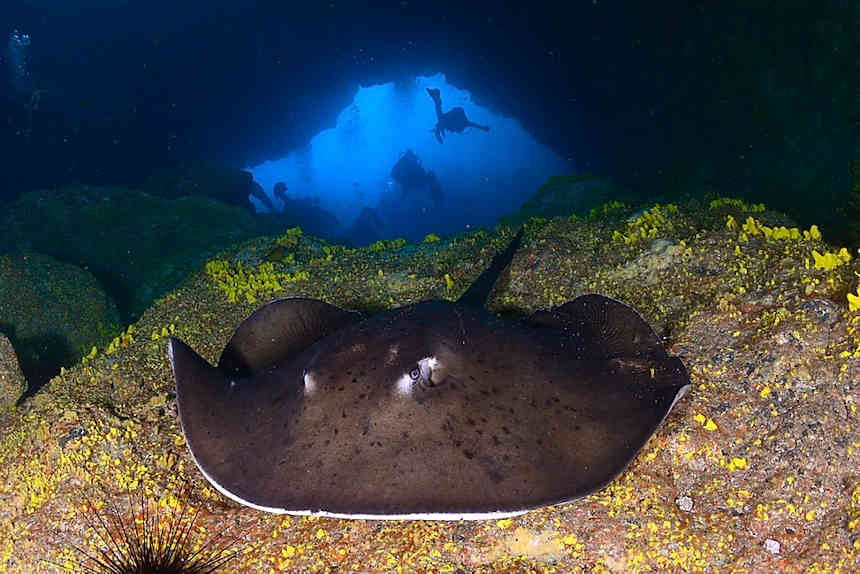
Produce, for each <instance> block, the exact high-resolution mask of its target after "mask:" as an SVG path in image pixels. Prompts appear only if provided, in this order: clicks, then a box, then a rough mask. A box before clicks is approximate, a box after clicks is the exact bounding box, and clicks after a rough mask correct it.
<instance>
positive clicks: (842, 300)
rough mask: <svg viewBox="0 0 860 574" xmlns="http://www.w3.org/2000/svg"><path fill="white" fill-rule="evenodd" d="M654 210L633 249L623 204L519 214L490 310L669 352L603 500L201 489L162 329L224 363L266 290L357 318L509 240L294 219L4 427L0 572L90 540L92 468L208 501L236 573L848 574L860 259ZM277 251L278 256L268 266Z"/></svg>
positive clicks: (206, 510)
mask: <svg viewBox="0 0 860 574" xmlns="http://www.w3.org/2000/svg"><path fill="white" fill-rule="evenodd" d="M666 217H667V223H671V225H668V224H667V225H660V226H656V227H654V229H655V231H654V235H655V236H654V237H653V238H649V240H648V241H635V242H625V241H623V240H619V239H613V234H614V233H616V232H618V233H622V234H623V233H628V232H629V228H628V222H627V221H626V220H625V219H624V218H620V217H616V218H614V219H612V218H604V219H601V220H591V219H589V220H571V219H569V218H558V219H555V220H553V221H550V222H546V223H543V224H540V225H537V224H536V225H532V226H529V228H528V229H527V231H526V235H525V237H524V241H523V244H522V247H521V248H520V249H519V251H518V252H517V253H516V255H515V256H514V259H513V262H512V263H511V266H510V268H509V270H508V271H507V272H506V273H505V274H504V275H503V277H502V278H501V279H500V281H499V283H498V284H497V286H496V289H495V291H494V295H493V297H492V300H491V302H490V305H489V307H490V309H491V310H492V311H493V312H499V313H502V312H507V313H517V314H519V315H523V314H528V313H530V312H531V311H533V310H535V309H539V308H546V307H550V306H553V305H558V304H560V303H563V302H564V301H567V300H570V299H573V298H575V297H576V296H577V295H580V294H583V293H587V292H598V293H602V294H605V295H609V296H612V297H615V298H617V299H620V300H622V301H624V302H625V303H628V304H630V305H632V306H633V307H635V308H636V309H637V310H638V311H640V312H641V313H642V314H643V316H644V317H645V318H646V320H647V321H648V322H649V323H650V324H652V325H654V326H656V327H658V329H657V330H658V332H659V333H660V334H661V336H662V337H663V339H664V342H665V344H666V346H667V348H668V350H669V352H670V353H671V354H674V355H677V356H680V357H681V358H682V360H683V361H684V363H685V365H686V367H687V369H688V370H689V373H690V376H691V379H692V381H693V387H692V389H691V390H690V392H689V394H688V395H687V396H686V397H684V399H683V401H681V402H679V403H678V405H676V407H675V409H673V411H672V413H671V414H670V415H669V416H668V418H667V420H666V421H665V423H664V424H663V426H662V427H661V429H660V430H659V431H658V433H657V434H656V435H655V436H654V437H652V439H651V441H649V443H648V444H647V445H646V447H645V448H644V449H643V450H642V451H641V452H640V453H639V455H638V456H637V457H636V458H635V460H633V461H632V462H631V464H630V466H629V467H628V468H627V469H626V470H625V472H624V473H623V474H622V475H621V476H619V477H618V478H617V479H616V480H614V481H613V482H612V483H611V484H609V485H608V486H607V487H606V488H604V489H602V490H601V491H599V492H596V493H594V494H592V495H591V496H588V497H587V498H584V499H581V500H577V501H574V502H572V503H570V504H565V505H561V506H557V507H553V508H547V509H542V510H539V511H535V512H528V513H526V514H524V515H522V516H517V517H512V518H506V519H502V520H486V521H478V522H439V521H395V522H385V521H364V520H338V519H332V518H322V517H313V516H283V515H274V514H267V513H264V512H260V511H257V510H255V509H253V508H248V507H245V506H241V505H239V504H237V503H235V502H233V501H231V500H229V499H226V498H225V497H224V496H222V495H220V494H219V493H218V492H217V491H216V490H214V489H213V488H211V486H210V485H209V483H208V482H207V481H206V479H205V478H204V477H203V476H202V475H201V474H200V472H199V471H198V469H197V467H196V465H195V463H194V461H193V459H192V457H191V455H190V453H189V451H188V448H187V446H186V445H185V441H184V438H183V434H182V429H181V428H180V425H179V420H178V417H177V412H176V399H175V394H174V389H175V387H174V381H173V375H172V373H171V369H170V365H169V363H168V360H167V357H166V352H165V349H166V343H167V337H168V336H170V335H174V336H177V337H181V338H182V339H183V340H185V341H187V342H188V343H189V344H190V345H192V346H193V347H194V348H195V349H198V350H199V351H200V352H201V354H202V355H204V356H205V358H206V359H207V360H208V361H210V362H215V361H216V360H217V358H218V355H219V353H220V352H221V350H222V349H223V347H224V342H225V341H226V340H228V339H229V337H230V334H231V333H232V332H233V330H234V329H235V327H236V325H237V324H238V323H239V322H240V321H241V320H242V319H244V318H245V317H247V316H248V314H249V313H250V312H252V311H253V310H254V309H255V308H256V307H257V306H259V305H260V304H261V303H263V302H264V301H266V300H269V299H272V298H275V297H285V296H292V295H298V296H306V297H316V298H321V299H324V300H325V301H327V302H329V303H332V304H335V305H338V306H341V307H344V308H350V309H356V310H362V311H368V309H371V310H374V309H375V310H378V309H384V308H391V307H395V306H399V305H402V304H404V303H408V302H414V301H417V300H421V299H426V298H431V297H443V298H456V297H457V296H458V295H459V294H460V293H462V291H463V290H464V289H465V288H466V286H468V285H469V284H470V283H471V281H473V280H474V279H475V277H476V276H477V275H478V274H479V273H480V272H481V271H483V270H484V269H485V268H486V266H487V265H488V264H489V261H490V259H491V257H492V255H493V254H495V253H496V252H498V250H499V249H500V247H501V246H502V245H503V244H504V243H505V238H504V237H496V236H494V235H493V234H488V233H486V232H475V233H470V234H466V235H464V236H459V237H456V238H447V239H442V240H440V241H434V242H432V243H426V244H418V245H409V244H407V245H403V244H401V243H397V242H390V243H380V244H379V245H377V246H376V247H370V248H366V249H347V248H343V247H337V248H335V246H332V245H324V244H321V243H319V242H318V241H317V240H312V239H311V238H308V237H306V236H305V235H300V234H288V236H286V237H285V238H283V240H282V241H281V242H280V243H278V240H277V239H276V238H259V239H255V240H252V241H249V242H245V243H243V244H240V245H237V246H235V247H232V248H230V249H228V250H224V251H222V252H220V253H219V255H218V258H219V259H218V262H217V264H213V265H210V266H209V269H208V270H207V269H200V270H199V271H198V272H195V273H193V274H192V275H191V276H190V277H189V278H188V280H187V281H186V282H185V283H183V284H182V286H181V287H180V288H179V289H177V290H175V291H173V292H171V293H170V294H169V295H167V296H165V297H162V298H161V299H159V300H157V301H156V302H155V303H154V304H153V306H152V307H151V308H150V309H149V310H148V311H147V312H146V313H144V314H143V315H142V316H141V318H140V319H139V321H138V322H137V323H136V324H135V333H134V336H131V334H129V336H128V337H123V338H120V342H119V343H118V345H116V346H114V347H113V351H111V350H110V348H109V349H108V350H106V351H105V352H101V351H99V353H98V354H96V355H95V356H93V357H91V358H89V359H88V360H87V362H86V363H83V364H80V365H76V366H75V367H73V368H71V369H68V370H66V371H64V372H63V373H62V374H61V375H60V376H58V377H55V378H54V379H53V380H52V381H51V383H50V384H49V385H48V386H47V387H45V388H44V389H42V390H41V391H40V392H39V393H38V394H37V395H36V396H34V397H32V398H29V399H27V400H25V401H24V402H23V403H22V404H21V405H20V406H19V408H18V409H16V410H15V411H14V413H13V415H12V416H11V417H7V418H6V419H2V418H0V571H3V570H4V569H5V571H6V572H9V573H11V574H18V573H25V572H26V573H28V574H29V573H32V572H42V571H44V572H52V571H55V570H52V569H51V568H48V567H46V566H45V561H52V562H55V563H58V562H62V561H64V560H65V559H66V558H68V557H69V556H70V555H73V551H72V550H69V548H70V547H71V546H70V545H71V544H75V545H78V546H82V547H86V548H94V547H97V546H98V539H97V537H96V536H95V534H94V532H93V529H92V528H91V527H88V526H87V523H86V521H85V519H84V517H82V516H81V514H80V511H79V508H80V506H81V500H82V498H83V496H84V493H83V491H84V490H85V487H86V485H90V484H95V483H98V484H105V485H108V486H107V489H106V490H105V491H104V492H102V493H101V494H98V495H97V496H98V497H99V498H98V499H97V500H98V502H104V503H105V504H108V505H110V504H118V505H119V507H120V508H123V507H127V504H126V502H125V500H126V499H127V498H128V496H129V492H132V493H136V492H139V491H140V490H141V489H142V490H143V491H144V492H145V493H146V496H147V497H149V498H150V499H151V500H153V501H156V500H157V501H159V502H161V501H163V502H164V508H165V512H168V513H176V512H179V510H178V509H180V508H184V507H186V506H187V505H192V506H194V507H199V508H201V509H202V510H201V512H200V515H199V517H198V523H197V524H198V525H199V526H200V530H199V531H198V530H195V531H194V532H193V543H194V544H196V543H197V542H199V541H200V538H199V536H198V534H199V533H200V532H204V531H208V532H216V531H217V532H221V533H224V534H225V535H226V536H229V537H235V539H236V540H237V544H238V545H239V546H238V547H239V548H240V549H241V552H240V555H239V557H238V558H237V560H236V561H235V562H233V563H231V564H230V566H229V569H227V571H230V572H236V573H245V572H273V571H274V572H277V571H342V572H347V571H350V572H351V571H367V572H416V571H421V572H425V571H426V572H456V571H462V572H500V571H502V572H523V571H528V572H535V571H558V572H576V571H590V572H631V573H639V572H643V573H644V572H699V571H702V572H724V571H725V572H730V571H741V570H743V571H745V572H752V573H758V572H761V573H765V572H776V571H789V572H837V571H842V572H849V571H852V568H853V567H852V566H851V564H856V563H857V559H858V555H857V551H858V546H857V539H858V537H857V534H858V526H860V522H858V520H860V486H858V480H857V470H856V469H857V468H860V449H858V448H857V444H858V431H857V412H858V411H857V407H858V404H857V397H858V396H860V393H858V391H860V389H858V381H860V331H858V329H857V324H858V321H860V311H858V310H853V311H852V310H850V309H849V307H848V304H847V300H846V293H847V292H849V291H852V292H853V291H854V290H856V289H857V279H856V277H857V276H856V275H855V273H858V272H860V261H858V260H857V259H856V258H853V259H851V260H850V261H849V262H847V263H845V264H843V265H841V266H839V267H837V268H835V269H817V268H815V266H814V265H813V264H811V261H812V251H813V250H817V251H819V252H823V251H835V250H837V249H838V247H837V246H829V245H827V244H825V243H824V241H823V239H822V238H821V237H820V235H818V234H812V233H809V234H808V237H807V236H806V235H804V234H802V233H800V234H790V237H789V238H780V237H778V236H777V234H775V233H774V232H773V229H771V228H768V229H770V231H771V232H770V233H765V232H764V230H765V228H766V227H765V225H764V223H759V224H756V225H755V226H753V224H752V223H747V224H745V225H747V230H744V229H742V228H741V226H739V225H731V224H729V223H730V220H727V219H725V218H724V217H716V216H713V214H710V212H709V210H708V209H707V208H703V207H702V206H701V205H700V206H699V207H691V206H689V205H680V206H679V207H678V211H677V212H675V211H672V212H671V213H670V212H667V213H666ZM756 217H759V214H756ZM761 217H764V215H761ZM733 219H734V220H736V221H744V219H745V218H742V217H741V213H740V212H735V213H734V215H733ZM753 223H755V221H753ZM649 229H650V228H649ZM753 230H755V231H756V233H753V232H752V231H753ZM649 235H650V232H649ZM795 235H799V237H797V238H793V237H794V236H795ZM274 246H278V247H280V248H281V252H280V254H279V255H280V256H279V258H278V259H279V261H272V260H270V259H267V255H269V254H270V253H271V252H272V249H273V247H274ZM681 248H682V249H681ZM807 259H808V260H809V261H810V264H808V265H806V264H804V261H805V260H807ZM237 294H240V295H241V296H236V295H237ZM248 294H250V295H251V296H250V297H249V296H248ZM477 414H478V416H480V413H477ZM319 448H322V447H319ZM132 495H134V494H132ZM86 496H88V497H89V498H90V499H91V500H93V499H94V496H96V495H93V494H89V493H87V494H86ZM93 541H95V542H93ZM855 569H856V568H855ZM80 570H81V569H79V571H80Z"/></svg>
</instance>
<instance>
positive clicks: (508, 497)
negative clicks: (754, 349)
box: [168, 230, 690, 520]
mask: <svg viewBox="0 0 860 574" xmlns="http://www.w3.org/2000/svg"><path fill="white" fill-rule="evenodd" d="M521 236H522V230H521V231H520V232H519V234H518V235H517V236H516V237H515V238H514V239H513V240H512V242H511V243H510V245H509V246H508V247H507V249H506V250H505V251H504V252H502V253H501V254H499V255H497V256H496V257H495V258H494V260H493V261H492V263H491V264H490V266H489V267H488V269H487V270H486V271H484V273H482V274H481V275H480V276H479V277H478V279H477V280H476V281H475V282H474V283H473V284H472V285H471V286H470V287H469V288H468V289H467V290H466V292H465V293H464V294H463V295H462V296H461V297H460V298H459V299H458V300H457V301H445V300H427V301H421V302H419V303H415V304H411V305H406V306H403V307H399V308H397V309H393V310H388V311H383V312H379V313H376V314H374V315H371V316H368V317H363V316H361V315H360V314H358V313H356V312H353V311H348V310H344V309H341V308H339V307H336V306H334V305H331V304H329V303H326V302H324V301H321V300H317V299H310V298H303V297H292V298H286V299H280V300H276V301H273V302H270V303H268V304H266V305H264V306H262V307H261V308H259V309H257V310H256V311H254V313H253V314H251V315H250V316H249V317H248V318H247V319H245V320H244V321H243V322H242V323H241V324H240V325H239V326H238V327H237V328H236V330H235V332H234V333H233V335H232V337H231V339H230V340H229V342H228V344H227V346H226V348H225V349H224V351H223V352H222V354H221V358H220V360H219V361H218V365H217V366H212V365H210V364H209V363H208V362H207V361H206V360H205V359H203V358H202V357H200V356H199V355H198V354H197V353H196V352H195V351H194V350H192V349H191V348H190V347H189V346H188V345H186V344H185V343H183V342H182V341H180V340H179V339H176V338H171V339H170V342H169V347H168V353H169V356H170V362H171V365H172V368H173V372H174V376H175V378H176V399H177V404H178V410H179V416H180V421H181V425H182V430H183V432H184V434H185V439H186V442H187V444H188V447H189V448H190V450H191V454H192V456H193V458H194V461H195V462H196V463H197V466H198V467H199V469H200V471H201V472H202V474H203V475H204V476H205V477H206V479H207V480H208V481H209V482H210V483H212V485H213V486H214V487H215V488H217V489H218V490H219V491H220V492H221V493H223V494H224V495H226V496H228V497H229V498H232V499H233V500H235V501H238V502H240V503H241V504H244V505H247V506H250V507H253V508H256V509H259V510H263V511H267V512H276V513H289V514H312V515H321V516H333V517H340V518H369V519H449V520H457V519H484V518H491V517H492V518H498V517H506V516H514V515H517V514H521V513H524V512H527V511H529V510H532V509H536V508H540V507H545V506H552V505H557V504H562V503H566V502H570V501H573V500H575V499H578V498H581V497H584V496H587V495H588V494H590V493H593V492H595V491H597V490H600V489H601V488H603V487H604V486H606V485H607V484H609V483H610V482H611V481H612V480H613V479H614V478H615V477H616V476H618V475H619V474H620V473H621V472H622V471H623V470H624V469H625V467H626V466H627V465H628V464H629V463H630V461H631V460H633V458H634V457H635V455H636V453H637V452H638V451H639V450H640V449H641V448H642V447H643V445H644V444H645V443H646V442H647V441H648V439H649V438H650V437H651V435H653V434H654V433H655V431H656V430H657V429H658V427H659V426H660V425H661V423H662V421H663V420H664V419H665V418H666V416H667V415H668V413H669V411H670V410H671V409H672V407H673V406H674V405H675V403H676V402H677V401H678V400H679V399H680V398H681V397H682V396H683V395H684V394H685V393H686V392H687V390H688V389H689V387H690V381H689V377H688V375H687V371H686V369H685V368H684V365H683V364H682V362H681V360H680V359H679V358H677V357H672V356H669V355H668V354H667V352H666V350H665V348H664V347H663V345H662V343H661V341H660V339H659V337H658V336H657V335H656V334H655V332H654V331H653V330H652V329H651V327H650V326H649V325H648V324H647V323H646V322H645V321H644V320H643V319H642V318H641V317H640V316H639V314H638V313H637V312H636V311H634V310H633V309H632V308H631V307H629V306H627V305H625V304H623V303H621V302H619V301H617V300H614V299H611V298H609V297H605V296H602V295H598V294H587V295H582V296H580V297H577V298H576V299H573V300H572V301H569V302H567V303H565V304H563V305H561V306H559V307H555V308H553V309H550V310H541V311H537V312H535V313H534V314H532V315H531V316H529V317H527V318H525V319H521V320H513V319H508V318H502V317H498V316H495V315H492V314H490V313H489V312H487V311H486V310H485V308H484V307H485V303H486V301H487V299H488V297H489V295H490V293H491V291H492V289H493V285H494V284H495V282H496V279H497V278H498V276H499V275H500V273H501V272H502V271H503V270H504V269H505V268H506V267H507V266H508V264H509V263H510V261H511V259H512V258H513V255H514V253H515V251H516V250H517V248H518V246H519V242H520V239H521Z"/></svg>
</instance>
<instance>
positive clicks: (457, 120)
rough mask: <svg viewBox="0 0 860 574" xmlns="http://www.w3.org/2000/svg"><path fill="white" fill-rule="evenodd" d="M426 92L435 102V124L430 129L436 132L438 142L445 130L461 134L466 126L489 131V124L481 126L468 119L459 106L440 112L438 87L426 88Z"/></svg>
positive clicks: (440, 101)
mask: <svg viewBox="0 0 860 574" xmlns="http://www.w3.org/2000/svg"><path fill="white" fill-rule="evenodd" d="M427 93H428V94H430V97H431V98H433V103H434V104H436V125H435V126H434V127H433V129H432V130H430V131H431V132H434V133H435V134H436V139H437V140H439V143H443V142H444V139H445V132H457V133H458V134H461V133H463V130H465V129H466V128H478V129H479V130H484V131H485V132H488V131H490V126H482V125H480V124H476V123H475V122H471V121H469V118H467V117H466V112H465V111H463V108H461V107H459V106H458V107H456V108H451V109H450V110H448V111H447V112H445V113H442V96H441V95H440V94H439V88H427Z"/></svg>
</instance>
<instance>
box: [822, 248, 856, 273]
mask: <svg viewBox="0 0 860 574" xmlns="http://www.w3.org/2000/svg"><path fill="white" fill-rule="evenodd" d="M812 259H813V261H814V265H813V266H814V267H815V268H816V269H824V270H826V271H830V270H832V269H836V268H837V267H839V266H840V265H844V264H846V263H848V262H849V261H851V254H850V253H848V250H847V249H845V248H844V247H843V248H842V249H840V250H839V251H838V252H837V253H831V252H829V251H825V252H824V253H819V252H818V251H817V250H815V249H813V250H812Z"/></svg>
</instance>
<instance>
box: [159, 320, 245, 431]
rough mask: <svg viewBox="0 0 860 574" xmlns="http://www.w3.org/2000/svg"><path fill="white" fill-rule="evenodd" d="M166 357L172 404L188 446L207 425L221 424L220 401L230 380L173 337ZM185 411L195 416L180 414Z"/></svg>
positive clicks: (168, 345)
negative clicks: (173, 397)
mask: <svg viewBox="0 0 860 574" xmlns="http://www.w3.org/2000/svg"><path fill="white" fill-rule="evenodd" d="M167 354H168V356H169V357H170V365H171V367H172V368H173V374H174V377H175V379H176V404H177V406H178V407H179V415H180V420H181V422H182V430H183V431H184V433H185V438H186V442H188V443H189V445H190V444H191V443H193V442H194V441H195V438H196V436H197V435H198V434H200V433H202V432H204V430H203V429H206V428H207V427H208V425H209V424H210V423H211V422H213V421H218V420H219V419H221V420H223V416H224V414H225V404H224V397H225V396H226V394H227V393H226V391H227V390H228V389H229V387H230V380H229V379H228V378H227V377H226V376H225V375H224V373H222V372H221V371H219V370H218V369H217V368H215V367H213V366H212V365H210V364H209V363H208V362H207V361H206V359H204V358H203V357H201V356H200V355H198V354H197V352H196V351H195V350H194V349H192V348H191V347H189V346H188V345H186V344H185V343H184V342H182V341H181V340H179V339H177V338H175V337H171V338H170V341H169V342H168V344H167ZM189 408H192V409H193V410H194V413H195V414H198V413H199V415H198V416H195V417H189V416H188V414H189V413H188V412H183V410H188V409H189Z"/></svg>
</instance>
